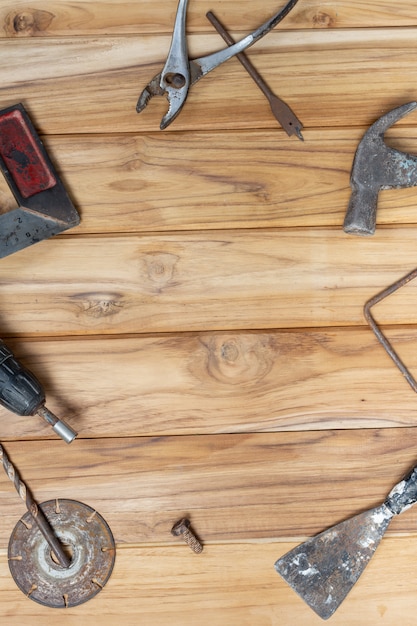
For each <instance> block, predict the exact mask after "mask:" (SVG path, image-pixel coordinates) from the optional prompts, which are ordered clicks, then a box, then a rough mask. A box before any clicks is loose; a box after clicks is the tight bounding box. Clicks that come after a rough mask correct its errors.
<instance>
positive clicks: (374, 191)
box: [343, 102, 417, 235]
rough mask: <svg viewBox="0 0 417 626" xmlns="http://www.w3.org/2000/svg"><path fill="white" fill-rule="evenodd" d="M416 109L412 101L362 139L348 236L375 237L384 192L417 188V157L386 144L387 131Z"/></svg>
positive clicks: (346, 223) (353, 181)
mask: <svg viewBox="0 0 417 626" xmlns="http://www.w3.org/2000/svg"><path fill="white" fill-rule="evenodd" d="M416 108H417V102H409V103H407V104H403V105H402V106H400V107H397V108H396V109H392V110H391V111H389V112H388V113H386V114H385V115H383V116H382V117H380V118H379V119H378V120H377V121H376V122H375V123H374V124H372V126H371V127H370V128H369V129H368V130H367V131H366V133H365V134H364V136H363V137H362V139H361V141H360V143H359V146H358V148H357V150H356V154H355V158H354V160H353V166H352V173H351V176H350V186H351V188H352V193H351V196H350V200H349V205H348V208H347V211H346V217H345V221H344V225H343V230H344V231H345V233H349V234H352V235H373V234H374V232H375V226H376V209H377V203H378V193H379V191H380V190H381V189H400V188H404V187H415V186H417V156H413V155H410V154H407V153H405V152H400V151H399V150H395V149H393V148H389V147H388V146H387V145H386V144H385V141H384V133H385V131H387V130H388V128H390V126H392V125H393V124H395V122H398V121H399V120H400V119H401V118H403V117H404V116H405V115H407V114H408V113H410V112H411V111H414V110H415V109H416Z"/></svg>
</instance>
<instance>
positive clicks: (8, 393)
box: [0, 339, 77, 443]
mask: <svg viewBox="0 0 417 626" xmlns="http://www.w3.org/2000/svg"><path fill="white" fill-rule="evenodd" d="M45 401H46V399H45V392H44V390H43V387H42V385H41V383H40V382H39V380H38V379H37V378H36V376H35V375H34V374H33V373H32V372H31V371H30V370H28V369H27V368H26V367H23V365H22V364H21V363H20V362H19V361H18V360H17V359H16V357H15V356H14V354H13V352H12V351H11V350H10V349H9V348H8V347H7V346H6V344H5V343H4V341H2V340H1V339H0V404H1V405H2V406H4V407H5V408H6V409H8V410H9V411H12V412H13V413H16V414H17V415H36V414H37V415H39V416H40V417H42V418H43V419H44V420H45V421H46V422H48V424H49V425H50V426H52V428H53V430H54V432H55V433H56V434H57V435H59V436H60V437H61V439H63V440H64V441H65V442H66V443H71V442H72V441H73V440H74V439H75V437H76V436H77V433H76V432H75V431H74V430H73V429H72V428H71V427H70V426H68V424H67V423H66V422H64V420H61V419H58V417H57V416H56V415H54V414H53V413H52V411H50V410H49V409H47V408H46V406H45Z"/></svg>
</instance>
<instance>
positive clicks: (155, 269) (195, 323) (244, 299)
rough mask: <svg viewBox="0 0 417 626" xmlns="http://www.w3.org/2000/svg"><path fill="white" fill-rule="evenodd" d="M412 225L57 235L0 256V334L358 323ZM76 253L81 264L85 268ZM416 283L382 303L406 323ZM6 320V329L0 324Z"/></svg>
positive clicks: (389, 319)
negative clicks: (369, 230)
mask: <svg viewBox="0 0 417 626" xmlns="http://www.w3.org/2000/svg"><path fill="white" fill-rule="evenodd" d="M416 236H417V233H416V229H415V228H414V227H412V228H411V227H410V228H407V229H405V228H404V229H398V228H397V229H388V228H387V229H383V228H380V230H379V232H378V233H377V234H376V235H375V236H374V238H372V239H370V238H361V237H352V236H349V235H346V234H345V233H343V232H342V231H341V229H340V230H339V231H335V230H326V229H319V228H315V229H297V230H295V231H293V230H282V231H280V230H276V231H274V230H265V231H262V230H257V231H233V232H230V231H229V232H221V231H217V232H214V233H213V232H212V233H209V232H203V231H201V232H199V233H187V234H167V235H162V234H161V235H155V236H146V237H134V236H126V237H121V236H120V237H113V238H112V237H77V238H74V237H68V238H65V237H63V238H60V239H55V240H49V241H46V242H42V243H39V244H37V248H38V251H37V254H36V264H34V263H33V262H32V261H31V260H32V259H33V255H34V248H33V247H32V248H27V249H26V250H24V251H22V252H21V253H19V254H15V255H11V256H9V257H7V258H5V259H3V261H2V264H1V266H0V296H1V298H2V311H1V314H2V317H3V318H4V320H5V324H6V328H7V331H8V334H9V335H10V334H19V335H33V336H41V335H51V336H52V335H69V334H78V335H80V334H88V335H98V334H103V333H104V334H114V333H148V332H174V331H175V332H179V331H181V332H182V331H202V330H231V329H241V330H244V329H267V328H297V327H309V326H314V327H324V326H355V325H363V313H362V309H363V305H364V304H365V302H366V301H367V300H368V299H369V298H370V297H372V296H373V295H375V294H376V293H377V292H378V291H379V290H381V289H382V288H385V287H386V286H388V285H389V284H391V283H392V282H394V280H397V279H399V278H401V277H402V276H403V275H404V274H406V273H408V272H409V271H411V270H412V269H413V268H414V267H415V263H416V254H415V239H416ZM86 263H88V273H86V271H85V270H86ZM416 289H417V284H416V283H415V281H414V283H410V284H409V285H408V287H407V289H406V290H404V292H402V293H401V294H400V295H401V300H400V302H401V306H399V305H398V299H397V298H391V299H389V300H387V301H386V303H384V309H383V310H384V316H385V317H384V318H383V319H382V321H384V320H385V323H402V324H406V323H415V321H416V317H415V300H416V296H415V293H416ZM7 331H6V332H7Z"/></svg>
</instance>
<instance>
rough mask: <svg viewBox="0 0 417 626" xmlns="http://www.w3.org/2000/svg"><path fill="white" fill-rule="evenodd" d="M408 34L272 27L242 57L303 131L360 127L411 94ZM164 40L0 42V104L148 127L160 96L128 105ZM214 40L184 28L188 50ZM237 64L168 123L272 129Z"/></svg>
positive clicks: (87, 123) (71, 120)
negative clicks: (140, 108) (1, 60)
mask: <svg viewBox="0 0 417 626" xmlns="http://www.w3.org/2000/svg"><path fill="white" fill-rule="evenodd" d="M416 36H417V31H416V29H415V28H407V29H396V30H394V29H389V28H385V29H384V28H381V29H351V30H349V29H347V30H343V29H342V30H335V31H332V30H324V31H323V30H311V31H300V32H297V31H286V32H285V31H279V32H278V31H276V32H275V31H274V32H273V33H270V34H269V35H268V37H266V38H265V39H263V40H262V41H260V42H258V43H257V45H256V46H254V49H253V51H252V52H251V55H252V54H253V57H252V58H253V59H254V61H255V64H256V65H257V67H258V69H259V70H260V71H261V73H263V74H264V76H265V77H266V78H268V82H269V83H270V85H271V87H272V88H276V89H277V90H278V91H279V94H280V96H281V97H282V98H283V99H285V100H286V101H288V104H289V105H290V106H292V107H293V109H294V110H295V111H296V112H297V115H298V116H299V118H300V119H301V120H302V122H303V123H304V126H305V128H306V131H307V130H308V129H309V128H314V127H319V128H323V127H327V126H337V127H346V126H362V127H363V126H367V125H369V124H370V123H371V121H373V120H374V119H375V117H379V115H380V113H381V112H383V111H384V110H387V109H390V108H392V107H394V106H396V105H399V104H402V103H404V101H405V100H411V99H412V98H413V97H414V96H413V94H412V92H410V75H412V74H413V71H414V68H415V66H416V63H417V51H416V49H415V40H416ZM169 43H170V37H168V36H166V35H160V36H144V37H140V38H134V37H122V36H119V37H117V36H113V37H110V36H109V37H100V38H86V37H80V38H77V39H75V40H72V39H66V38H64V39H63V40H60V39H42V38H36V39H34V40H32V39H27V38H26V39H25V38H23V39H22V38H21V39H9V40H2V41H1V42H0V51H1V53H2V56H4V57H7V58H8V60H9V62H8V63H7V64H4V65H3V66H2V68H1V71H0V78H1V84H2V101H3V104H4V106H7V105H8V104H13V103H15V102H17V101H23V102H24V103H25V104H26V105H27V106H28V108H29V110H30V112H31V113H32V115H33V117H34V119H35V121H36V124H37V126H38V127H39V128H40V130H41V131H42V132H43V133H47V134H51V133H59V134H68V133H69V134H73V133H74V131H77V132H79V133H92V132H95V133H102V132H103V129H106V130H111V131H114V132H134V133H141V132H148V131H150V130H157V129H158V128H159V123H160V120H161V118H162V115H163V114H164V113H165V112H166V110H167V104H166V101H165V99H164V98H154V99H153V101H152V102H151V104H150V105H149V106H148V107H147V110H146V111H144V112H142V113H141V114H140V116H139V115H137V114H136V110H135V107H136V102H137V99H138V96H139V94H140V93H141V91H142V89H143V87H144V86H145V85H146V84H147V83H148V81H149V80H150V79H151V78H152V77H153V76H154V74H155V73H156V72H158V71H160V69H161V68H162V66H163V62H164V60H165V57H166V54H167V51H168V48H169ZM218 44H219V37H218V35H217V34H213V35H205V36H198V35H194V36H192V37H191V38H190V53H191V54H192V55H193V56H194V55H198V54H200V53H205V52H207V51H210V50H213V49H214V50H215V49H216V48H218ZM80 60H82V62H81V61H80ZM237 63H238V62H237V61H236V60H235V59H232V60H231V61H230V63H226V64H225V65H224V66H223V67H222V68H219V69H218V70H216V71H215V72H213V73H212V74H210V75H209V76H207V77H206V78H205V79H204V80H202V81H201V82H199V83H198V85H196V86H195V87H193V89H192V90H191V93H190V96H189V99H188V101H187V104H186V106H185V107H184V111H183V112H182V114H181V115H180V116H179V117H178V119H177V120H176V121H175V124H173V125H172V127H170V130H176V131H179V130H197V129H205V130H210V131H212V130H215V129H234V130H236V129H239V128H261V127H263V128H273V129H274V130H275V129H276V120H275V119H274V118H273V117H272V115H271V113H270V110H269V106H268V105H267V103H266V102H265V98H264V97H263V96H262V94H261V93H260V91H259V89H258V88H257V87H256V86H255V84H254V83H253V81H251V80H249V78H248V77H247V76H245V74H244V72H243V70H242V69H241V68H240V67H239V66H238V65H237ZM387 85H389V86H390V88H389V89H388V88H387ZM242 93H243V94H244V97H242ZM51 103H53V106H52V105H51ZM306 140H308V132H307V134H306ZM293 141H297V140H296V139H293Z"/></svg>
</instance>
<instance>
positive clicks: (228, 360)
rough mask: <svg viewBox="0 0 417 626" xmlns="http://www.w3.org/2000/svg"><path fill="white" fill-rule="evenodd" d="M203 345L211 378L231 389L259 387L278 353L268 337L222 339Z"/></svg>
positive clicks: (211, 338)
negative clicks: (256, 384)
mask: <svg viewBox="0 0 417 626" xmlns="http://www.w3.org/2000/svg"><path fill="white" fill-rule="evenodd" d="M202 341H203V343H204V345H205V347H206V349H207V370H208V372H209V374H210V376H212V377H213V378H215V379H216V380H218V381H219V382H222V383H226V384H228V385H242V384H250V383H257V382H259V380H261V379H262V378H264V376H266V375H267V374H268V372H269V371H270V370H271V368H272V366H273V363H274V358H275V352H274V350H273V348H272V347H271V345H270V341H269V337H268V336H267V335H260V334H249V335H246V334H245V335H236V336H226V335H220V336H211V337H209V338H208V339H207V341H204V339H203V340H202Z"/></svg>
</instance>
